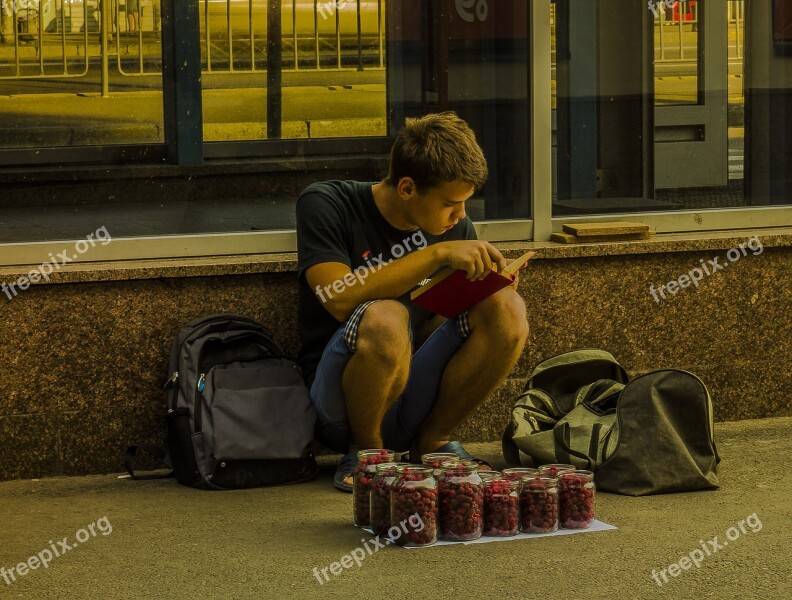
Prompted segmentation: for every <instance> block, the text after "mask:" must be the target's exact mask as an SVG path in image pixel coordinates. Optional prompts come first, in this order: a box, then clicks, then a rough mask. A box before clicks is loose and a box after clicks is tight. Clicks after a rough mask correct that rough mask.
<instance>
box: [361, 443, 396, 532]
mask: <svg viewBox="0 0 792 600" xmlns="http://www.w3.org/2000/svg"><path fill="white" fill-rule="evenodd" d="M393 457H394V452H393V451H392V450H382V449H376V450H361V451H360V452H358V453H357V458H358V465H357V468H356V469H355V472H354V473H353V479H354V482H353V484H352V513H353V516H354V519H355V525H357V526H358V527H368V526H369V525H370V524H371V523H370V518H371V516H370V511H371V508H370V502H369V501H370V496H371V484H372V483H373V480H374V473H375V469H376V466H377V465H379V464H382V463H388V462H393Z"/></svg>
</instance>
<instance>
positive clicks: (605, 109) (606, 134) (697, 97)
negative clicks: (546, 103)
mask: <svg viewBox="0 0 792 600" xmlns="http://www.w3.org/2000/svg"><path fill="white" fill-rule="evenodd" d="M595 4H597V3H578V2H574V1H570V0H557V2H556V3H555V18H554V20H553V23H552V27H553V39H554V43H555V50H556V53H555V54H554V56H555V57H556V58H555V61H554V74H555V75H554V89H555V90H556V92H555V98H554V107H555V110H554V123H555V124H556V126H555V134H556V135H555V139H556V144H555V153H556V161H555V164H556V166H555V173H554V178H555V179H554V181H555V184H554V197H553V213H554V215H556V216H563V215H585V214H605V213H613V212H631V211H651V212H655V211H661V212H666V211H676V210H699V209H718V208H735V207H752V206H767V205H774V204H788V203H789V201H790V198H792V193H791V192H792V184H791V183H790V180H789V176H788V173H789V172H790V166H792V165H790V148H792V134H791V133H790V131H792V130H791V129H790V127H789V126H788V123H787V120H788V119H789V117H788V115H789V114H792V113H790V109H792V52H790V46H791V45H792V34H790V32H789V28H790V23H792V6H790V4H789V3H788V2H783V1H782V0H756V1H755V2H750V3H749V2H744V1H743V0H726V1H722V0H686V1H684V2H676V3H669V4H673V6H671V7H668V6H667V5H666V3H665V2H663V1H656V2H649V4H648V7H647V5H646V3H623V2H619V1H618V0H601V1H600V2H599V3H598V5H597V6H596V7H595ZM591 48H595V49H596V51H593V52H592V51H591V50H590V49H591Z"/></svg>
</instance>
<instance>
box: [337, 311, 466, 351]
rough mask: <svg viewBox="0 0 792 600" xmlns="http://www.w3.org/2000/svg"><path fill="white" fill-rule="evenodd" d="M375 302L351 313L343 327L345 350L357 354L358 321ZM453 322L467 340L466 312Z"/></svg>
mask: <svg viewBox="0 0 792 600" xmlns="http://www.w3.org/2000/svg"><path fill="white" fill-rule="evenodd" d="M376 302H379V300H369V301H368V302H363V303H362V304H361V305H360V306H358V307H357V308H356V309H355V312H353V313H352V316H351V317H349V320H348V321H347V324H346V326H345V327H344V341H345V342H346V345H347V348H349V350H350V351H351V352H357V338H358V329H360V321H361V320H362V319H363V315H364V314H366V310H367V309H368V307H369V306H371V305H372V304H374V303H376ZM455 320H456V326H457V330H458V331H459V335H461V336H462V338H463V339H467V338H468V337H469V336H470V331H471V330H470V318H469V316H468V311H465V312H463V313H460V314H459V315H457V316H456V317H455Z"/></svg>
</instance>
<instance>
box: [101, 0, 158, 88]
mask: <svg viewBox="0 0 792 600" xmlns="http://www.w3.org/2000/svg"><path fill="white" fill-rule="evenodd" d="M102 1H103V2H112V4H113V6H112V8H111V9H110V10H111V14H112V15H113V23H112V30H113V31H114V32H115V36H114V40H115V49H116V67H117V69H118V72H119V73H120V74H121V75H124V76H126V77H139V76H141V75H156V74H158V73H161V72H162V69H161V68H160V62H161V57H162V46H161V42H160V37H159V33H160V9H159V2H160V0H151V1H150V2H149V3H148V4H144V3H143V2H142V1H141V0H137V2H136V3H134V4H133V3H132V2H130V0H126V2H125V3H124V10H123V11H122V10H121V3H120V2H119V1H118V0H102ZM133 8H137V10H132V9H133ZM122 13H123V15H124V16H123V17H122V16H121V15H122ZM149 17H150V22H149ZM133 25H136V29H133V28H132V26H133ZM144 25H145V26H144ZM147 44H148V46H149V48H147ZM130 47H132V48H135V49H136V50H133V52H130V50H129V49H130ZM147 49H148V50H149V51H148V52H147ZM130 61H134V62H136V66H137V71H136V72H131V71H125V70H124V62H130ZM147 63H148V64H153V65H154V67H153V68H149V69H148V70H147V69H146V64H147Z"/></svg>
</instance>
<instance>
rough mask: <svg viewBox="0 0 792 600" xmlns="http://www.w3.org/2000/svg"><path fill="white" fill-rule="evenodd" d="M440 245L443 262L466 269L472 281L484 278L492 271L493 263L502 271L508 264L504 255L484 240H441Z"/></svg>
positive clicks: (456, 267)
mask: <svg viewBox="0 0 792 600" xmlns="http://www.w3.org/2000/svg"><path fill="white" fill-rule="evenodd" d="M438 246H440V247H441V248H442V261H443V263H445V264H447V265H448V266H450V267H451V268H453V269H461V270H463V271H465V272H466V273H467V278H468V279H469V280H470V281H478V280H481V279H484V278H485V277H486V276H487V275H489V274H490V271H492V267H493V265H494V266H495V267H496V268H497V269H498V272H501V271H503V269H504V268H505V267H506V264H507V263H506V259H505V258H503V255H502V254H501V253H500V252H498V250H497V249H496V248H495V247H494V246H493V245H492V244H490V243H489V242H485V241H483V240H463V241H459V242H441V243H440V244H438Z"/></svg>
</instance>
